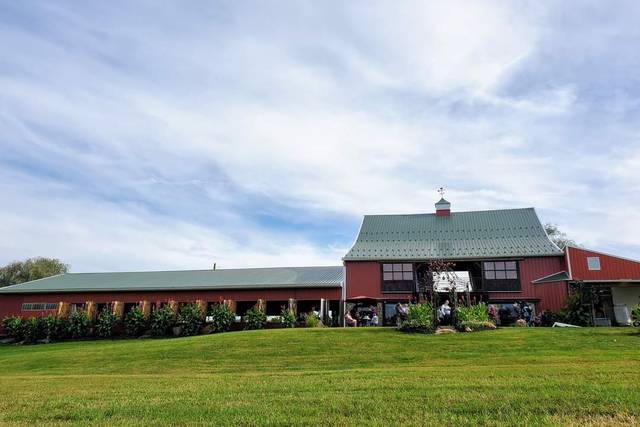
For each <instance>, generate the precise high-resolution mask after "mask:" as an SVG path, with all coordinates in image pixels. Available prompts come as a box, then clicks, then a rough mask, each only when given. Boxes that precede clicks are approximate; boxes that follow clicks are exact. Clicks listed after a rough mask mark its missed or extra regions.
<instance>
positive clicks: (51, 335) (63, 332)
mask: <svg viewBox="0 0 640 427" xmlns="http://www.w3.org/2000/svg"><path fill="white" fill-rule="evenodd" d="M42 322H43V327H44V334H45V336H46V337H47V339H49V340H62V339H65V338H67V336H68V332H69V324H68V323H69V322H68V321H67V319H66V318H64V317H55V316H53V315H49V316H47V317H44V318H43V319H42Z"/></svg>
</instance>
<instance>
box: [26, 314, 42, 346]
mask: <svg viewBox="0 0 640 427" xmlns="http://www.w3.org/2000/svg"><path fill="white" fill-rule="evenodd" d="M22 333H23V335H24V339H25V341H26V342H30V343H34V342H36V341H39V340H43V339H45V338H46V335H45V331H44V322H43V320H42V318H41V317H30V318H28V319H27V320H25V321H24V322H23V324H22Z"/></svg>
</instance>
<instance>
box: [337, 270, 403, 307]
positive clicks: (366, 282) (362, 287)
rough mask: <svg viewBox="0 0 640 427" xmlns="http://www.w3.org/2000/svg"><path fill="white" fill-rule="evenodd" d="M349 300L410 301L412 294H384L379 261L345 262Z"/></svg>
mask: <svg viewBox="0 0 640 427" xmlns="http://www.w3.org/2000/svg"><path fill="white" fill-rule="evenodd" d="M345 266H346V268H347V277H346V283H347V284H346V286H347V299H351V298H355V297H359V296H366V297H371V298H378V299H388V300H410V299H411V296H412V295H411V294H410V293H409V294H405V293H401V294H388V293H384V294H383V293H382V283H381V281H382V277H381V271H380V268H381V267H380V263H379V262H377V261H371V262H370V261H364V262H352V261H349V262H345Z"/></svg>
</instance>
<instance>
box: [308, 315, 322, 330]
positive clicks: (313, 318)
mask: <svg viewBox="0 0 640 427" xmlns="http://www.w3.org/2000/svg"><path fill="white" fill-rule="evenodd" d="M304 325H305V326H306V327H307V328H320V327H322V326H323V325H322V321H321V320H320V317H319V316H318V315H317V314H315V313H314V312H313V311H312V312H310V313H309V314H307V317H306V318H305V319H304Z"/></svg>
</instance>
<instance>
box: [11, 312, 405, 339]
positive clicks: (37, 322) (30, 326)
mask: <svg viewBox="0 0 640 427" xmlns="http://www.w3.org/2000/svg"><path fill="white" fill-rule="evenodd" d="M414 310H415V309H414ZM209 316H210V317H211V322H210V332H211V333H217V332H227V331H229V330H231V327H232V326H233V324H234V322H235V318H236V315H235V313H234V312H233V311H232V310H231V308H229V306H227V305H224V304H218V305H216V306H215V307H213V308H212V309H211V310H210V311H209ZM204 320H205V313H204V312H203V311H202V309H201V307H200V306H199V305H198V304H187V305H184V306H182V307H181V308H180V310H179V312H178V314H177V315H175V314H174V312H173V310H172V309H171V307H169V306H164V307H162V308H159V309H157V310H154V311H153V312H152V313H151V315H150V316H149V317H148V318H147V317H146V316H145V315H144V313H143V312H142V309H141V308H140V307H134V308H132V309H131V310H129V311H128V312H127V314H126V315H125V317H124V321H122V322H121V321H120V320H119V319H118V317H117V316H116V315H115V314H113V313H112V312H111V311H110V310H108V309H104V310H102V311H101V312H100V313H98V316H97V317H96V320H95V322H93V323H92V322H91V320H90V319H89V316H88V315H87V314H86V313H85V312H83V311H76V312H74V313H72V314H71V315H70V316H69V317H68V318H62V317H61V318H58V317H55V316H47V317H30V318H27V319H23V318H21V317H19V316H12V317H7V318H5V319H4V320H3V329H4V331H5V333H6V335H7V336H8V337H10V338H12V339H13V340H14V341H16V342H27V343H34V342H38V341H60V340H66V339H82V338H87V337H99V338H113V337H116V336H118V335H125V336H129V337H140V336H144V335H146V334H149V335H152V336H155V337H163V336H170V335H182V336H191V335H197V334H199V333H200V331H201V330H202V327H203V326H204V324H205V322H204ZM280 323H281V325H282V326H283V327H284V328H294V327H296V325H297V320H296V317H295V315H294V314H293V313H292V312H291V311H290V310H288V309H286V308H283V309H282V312H281V313H280ZM266 324H267V315H266V313H265V312H264V310H260V309H259V308H258V307H257V306H255V307H252V308H251V309H249V310H248V311H247V314H246V322H245V329H264V328H265V326H266ZM304 324H305V326H306V327H312V328H313V327H320V326H323V325H322V321H321V320H320V318H319V317H318V315H316V314H315V313H309V314H307V315H306V317H305V321H304Z"/></svg>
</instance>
